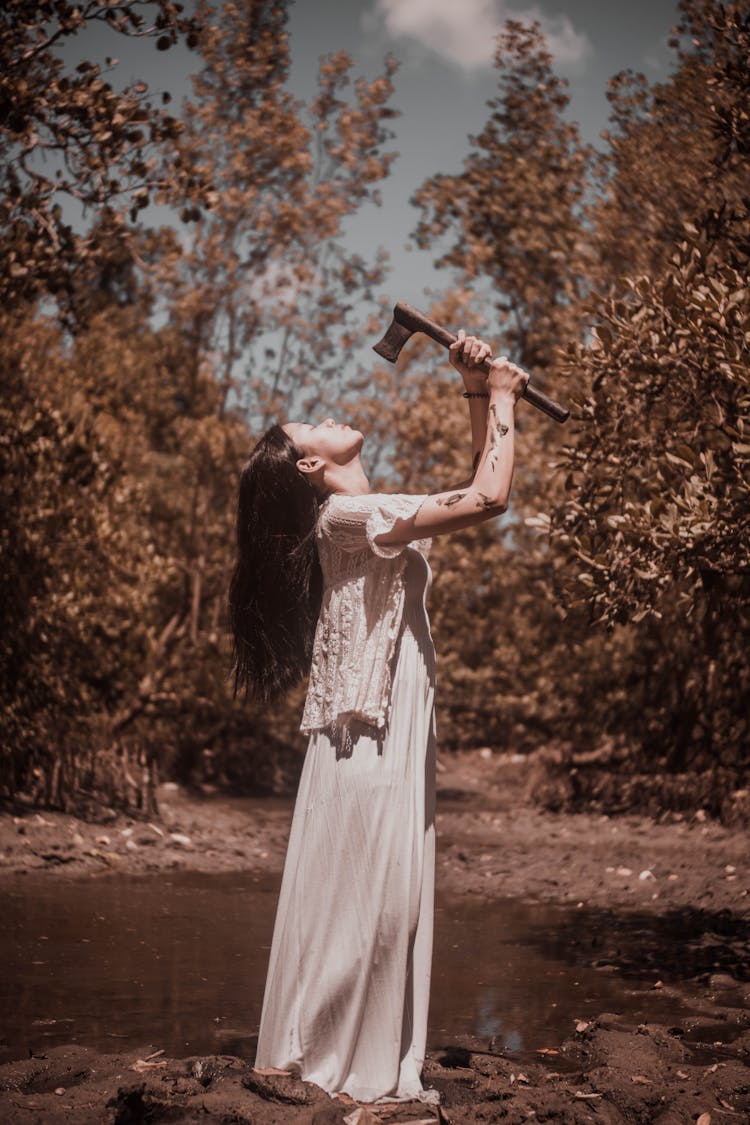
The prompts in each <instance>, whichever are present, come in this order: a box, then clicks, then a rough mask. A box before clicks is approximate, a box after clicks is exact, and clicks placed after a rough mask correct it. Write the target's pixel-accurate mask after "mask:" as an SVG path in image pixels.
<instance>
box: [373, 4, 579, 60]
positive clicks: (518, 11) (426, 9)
mask: <svg viewBox="0 0 750 1125" xmlns="http://www.w3.org/2000/svg"><path fill="white" fill-rule="evenodd" d="M375 5H376V9H377V11H378V12H379V13H380V15H381V17H382V19H383V20H384V22H385V26H386V30H387V31H388V33H389V34H390V35H392V36H394V38H406V39H416V40H417V41H418V42H419V43H421V44H422V45H423V46H425V47H429V48H430V50H432V51H435V52H436V54H438V55H442V57H443V58H445V59H446V60H447V61H449V62H452V63H455V64H456V65H457V66H460V67H462V68H463V69H464V70H480V69H482V68H483V67H488V66H491V65H492V62H493V59H494V55H495V36H496V35H497V34H498V32H499V31H500V30H501V28H502V25H503V23H504V22H505V20H507V19H516V20H523V21H524V22H529V23H530V22H531V21H532V20H538V21H539V23H540V24H541V26H542V30H543V32H544V34H545V37H546V39H547V45H548V47H549V50H550V52H551V54H552V55H553V56H554V58H555V60H556V61H557V62H558V63H562V64H570V63H577V62H580V61H581V60H582V59H583V58H584V56H585V55H586V54H587V53H588V51H589V49H590V43H589V40H588V38H587V37H586V35H585V34H584V33H582V32H580V31H576V29H575V27H574V26H573V24H572V22H571V21H570V19H569V18H568V16H562V15H561V16H546V15H545V14H544V13H543V12H542V11H541V9H540V8H538V7H537V6H536V5H534V6H531V7H526V8H514V7H511V6H510V5H509V4H508V3H507V2H506V0H375Z"/></svg>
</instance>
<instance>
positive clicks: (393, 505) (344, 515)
mask: <svg viewBox="0 0 750 1125" xmlns="http://www.w3.org/2000/svg"><path fill="white" fill-rule="evenodd" d="M425 499H426V497H425V496H407V495H404V494H395V495H388V494H386V493H368V494H367V495H366V496H343V495H335V496H332V497H331V498H330V499H329V500H328V502H327V504H326V506H325V511H324V513H323V518H322V521H321V531H322V533H323V534H326V535H328V536H329V537H330V539H331V541H332V542H333V543H334V544H335V545H336V546H337V547H338V548H339V549H340V550H342V551H351V552H355V551H365V550H367V549H368V548H369V549H370V550H371V551H372V552H373V553H374V554H376V555H379V556H380V557H381V558H384V559H392V558H395V557H396V555H400V554H401V552H402V551H403V550H404V548H405V547H407V546H408V543H397V544H394V545H388V546H386V545H384V544H381V543H376V542H375V539H376V537H377V536H378V535H383V534H384V533H385V532H387V531H390V530H391V528H392V527H393V525H394V524H395V523H397V522H398V520H401V519H409V518H410V517H411V516H413V515H414V514H415V513H416V512H418V511H419V509H420V508H421V506H422V504H423V503H424V501H425Z"/></svg>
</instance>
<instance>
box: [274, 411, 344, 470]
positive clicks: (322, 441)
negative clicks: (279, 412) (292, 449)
mask: <svg viewBox="0 0 750 1125" xmlns="http://www.w3.org/2000/svg"><path fill="white" fill-rule="evenodd" d="M282 429H283V430H284V432H285V433H286V434H288V436H289V437H290V438H291V439H292V441H293V442H294V444H295V445H296V446H297V449H299V450H300V452H301V453H302V454H303V455H304V456H305V457H320V458H321V460H323V461H327V462H331V463H333V464H336V465H345V464H347V462H349V461H351V460H353V459H354V457H356V455H357V454H358V453H359V451H360V449H361V448H362V442H363V441H364V437H363V435H362V434H361V433H360V431H359V430H353V429H352V427H351V426H347V425H345V423H343V422H334V420H333V418H326V420H325V422H321V423H320V425H318V426H311V425H310V423H309V422H287V423H286V424H285V425H284V426H282Z"/></svg>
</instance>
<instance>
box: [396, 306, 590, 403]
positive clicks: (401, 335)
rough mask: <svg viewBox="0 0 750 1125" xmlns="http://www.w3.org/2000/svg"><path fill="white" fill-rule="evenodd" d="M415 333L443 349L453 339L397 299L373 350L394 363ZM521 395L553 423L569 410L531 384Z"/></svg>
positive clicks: (487, 364) (484, 367)
mask: <svg viewBox="0 0 750 1125" xmlns="http://www.w3.org/2000/svg"><path fill="white" fill-rule="evenodd" d="M415 332H424V333H425V335H427V336H431V337H432V339H433V340H436V341H437V342H438V344H442V345H443V347H444V348H449V347H450V346H451V344H452V343H454V341H455V340H456V337H455V336H454V335H453V333H452V332H449V331H448V330H447V329H446V328H443V327H442V326H441V325H439V324H436V323H435V321H434V320H430V318H429V317H427V316H425V315H424V313H421V312H420V311H419V309H415V308H412V306H411V305H406V304H404V303H403V302H402V301H399V303H398V304H397V305H395V306H394V309H393V320H392V321H391V323H390V326H389V328H388V331H387V332H386V334H385V336H384V337H383V339H382V340H380V341H379V342H378V343H377V344H375V345H374V350H375V351H376V352H377V353H378V355H382V357H383V359H387V360H388V361H389V363H395V362H396V360H397V359H398V357H399V355H400V354H401V349H402V348H403V346H404V344H405V343H406V341H407V340H408V339H409V338H410V337H411V336H413V335H414V333H415ZM491 362H492V360H491V359H486V360H485V361H484V363H481V364H479V369H480V371H484V372H489V369H490V364H491ZM523 398H525V399H527V401H528V402H530V403H531V405H532V406H536V407H537V409H538V410H543V411H544V413H545V414H549V416H550V418H554V419H555V421H556V422H565V421H567V419H568V417H569V416H570V411H569V410H566V409H565V407H564V406H561V405H560V403H559V402H555V400H554V399H552V398H549V397H548V396H547V395H546V394H544V393H543V392H542V391H539V390H537V388H536V387H532V386H531V384H527V386H526V389H525V391H524V392H523Z"/></svg>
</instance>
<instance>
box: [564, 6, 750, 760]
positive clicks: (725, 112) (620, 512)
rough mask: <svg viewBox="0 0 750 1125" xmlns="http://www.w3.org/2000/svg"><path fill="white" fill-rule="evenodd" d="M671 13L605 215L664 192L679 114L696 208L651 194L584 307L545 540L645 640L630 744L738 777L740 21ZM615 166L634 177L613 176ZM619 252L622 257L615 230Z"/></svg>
mask: <svg viewBox="0 0 750 1125" xmlns="http://www.w3.org/2000/svg"><path fill="white" fill-rule="evenodd" d="M682 13H683V20H682V24H681V27H680V31H681V39H680V40H678V42H679V43H684V42H685V40H686V39H687V37H689V39H688V42H689V43H690V46H681V47H680V54H679V60H680V65H679V68H678V70H677V72H676V74H675V75H674V76H673V78H672V79H671V80H670V82H669V83H668V84H666V85H665V86H662V87H660V88H659V89H658V91H657V92H655V93H654V96H653V97H652V98H650V99H648V100H647V102H645V103H643V104H644V105H645V106H646V108H643V109H642V110H641V111H639V112H635V111H633V112H632V113H631V114H630V116H629V118H628V121H627V126H626V128H625V131H624V133H623V136H622V137H621V138H619V139H618V140H616V141H615V142H614V170H613V173H612V183H613V189H612V193H611V198H612V199H613V200H615V199H620V198H633V197H634V196H635V194H636V191H635V187H634V185H635V184H640V185H643V184H644V183H646V182H651V177H650V170H651V169H652V168H653V169H654V176H655V177H656V178H657V180H658V178H659V177H662V180H663V177H664V176H665V175H666V173H665V170H664V167H665V166H664V165H663V161H662V159H661V152H660V151H659V150H658V146H657V145H655V142H654V138H655V137H659V136H663V135H666V134H667V133H668V132H669V130H670V129H671V128H672V126H673V122H674V119H675V115H676V111H677V110H679V113H678V114H677V116H678V117H680V116H681V115H682V113H683V110H684V107H685V106H694V107H695V108H694V109H692V111H691V112H692V113H693V115H694V116H695V117H697V118H699V120H700V124H701V127H700V129H698V130H696V131H695V132H694V133H693V134H692V135H691V147H690V163H691V167H692V179H691V184H692V187H693V194H692V197H691V198H690V199H689V200H686V199H685V198H683V197H681V196H680V193H679V191H678V190H675V192H672V191H670V190H666V185H665V186H664V190H662V191H658V192H654V193H653V194H652V201H651V206H650V208H649V210H648V212H647V215H646V217H645V221H646V223H647V227H648V228H653V229H654V230H658V231H659V232H660V234H661V237H657V236H655V235H654V236H653V237H651V239H650V240H649V242H650V246H651V253H650V254H649V255H648V265H649V272H648V273H644V274H641V275H640V276H635V277H631V278H630V279H626V280H620V279H616V281H615V282H614V283H613V290H614V295H610V296H603V297H602V298H600V299H597V300H596V301H595V302H594V303H593V306H592V310H591V313H592V317H593V319H594V321H595V323H596V329H595V337H594V339H593V340H592V341H591V343H590V344H589V345H588V346H583V345H578V346H575V347H572V348H571V351H570V354H569V358H568V361H567V363H568V368H569V370H570V372H571V373H572V371H573V370H575V371H576V372H577V374H578V376H579V377H580V378H581V382H582V391H583V393H582V396H581V403H580V409H579V412H578V427H577V431H576V433H575V440H574V441H573V442H572V443H571V445H570V446H569V448H568V449H567V450H566V451H565V455H564V457H563V459H562V463H563V466H564V469H565V471H566V472H567V474H568V476H567V486H568V499H567V501H566V502H565V503H564V504H562V505H560V506H559V507H558V509H557V510H556V511H555V512H554V513H553V515H552V527H553V536H554V541H555V543H556V545H557V548H558V549H559V550H561V551H562V552H563V554H564V555H566V556H567V558H568V560H569V561H570V563H571V564H574V565H575V577H573V576H572V575H571V579H572V581H571V585H572V587H573V588H574V591H575V592H576V593H577V596H578V597H583V598H585V600H586V602H587V603H588V604H589V605H590V606H591V607H592V608H593V611H594V614H595V616H596V617H597V618H598V619H600V620H602V621H604V622H607V623H609V624H612V623H614V622H618V621H624V620H629V621H631V622H634V623H638V622H644V628H643V636H644V653H648V654H649V675H648V679H649V681H650V685H651V692H650V693H649V694H650V698H649V699H648V706H647V707H646V712H645V716H644V717H645V719H646V722H647V723H648V724H649V725H650V730H649V731H645V730H644V729H643V724H642V723H640V722H639V723H637V724H636V727H638V728H640V735H641V743H642V744H643V745H645V746H646V747H647V748H651V747H653V746H654V745H658V746H659V748H660V751H661V753H663V754H666V758H667V762H668V764H669V765H670V766H671V767H672V768H685V767H686V766H687V765H688V764H691V765H695V764H700V765H702V766H704V767H705V766H707V765H709V764H710V763H712V762H717V761H721V762H725V763H730V764H732V765H734V766H737V767H740V768H746V766H747V745H748V739H747V735H748V731H747V716H746V706H745V702H744V701H745V700H746V698H747V692H748V689H749V688H750V668H749V666H748V659H747V637H748V630H749V626H750V616H749V608H750V552H749V550H748V542H749V541H750V540H749V538H748V535H749V532H750V472H749V468H748V454H749V453H750V443H749V442H748V432H747V420H746V419H747V412H748V406H750V362H749V361H750V349H749V345H750V293H749V291H748V288H747V271H748V259H749V254H750V239H749V237H748V235H749V233H750V214H749V213H748V210H747V197H748V194H750V177H748V171H747V160H746V156H747V152H748V151H750V80H749V79H748V74H747V67H746V60H747V57H748V50H750V20H749V19H748V15H747V12H746V11H745V9H744V6H742V5H726V6H724V5H719V4H715V3H711V2H710V0H704V2H697V0H696V2H693V0H690V2H689V3H685V4H683V5H682ZM641 112H642V117H641V116H640V113H641ZM620 120H622V119H620ZM626 150H627V151H630V152H632V153H635V152H639V153H640V154H641V156H640V158H639V161H638V162H633V163H630V164H627V165H625V164H624V163H623V162H622V161H621V154H622V153H623V152H624V151H626ZM667 167H669V166H667ZM669 171H670V172H671V171H672V169H671V168H669ZM675 174H676V175H678V176H679V169H675ZM743 193H744V198H743ZM689 207H691V208H692V211H690V210H688V208H689ZM611 213H612V209H611V206H610V205H607V206H605V208H604V211H603V212H602V215H603V218H602V223H601V227H600V228H599V230H598V235H599V237H600V239H601V240H602V254H601V259H602V261H603V262H604V263H605V264H606V262H607V261H609V260H610V258H611V259H612V260H619V257H620V251H619V250H618V251H617V252H616V253H615V254H614V255H613V256H612V255H611V254H610V250H611V239H612V229H613V228H612V223H611ZM622 221H623V223H624V224H626V225H627V224H628V222H629V219H628V216H627V214H624V215H623V220H622ZM617 237H618V242H619V244H620V246H622V245H623V240H622V238H621V237H620V231H619V228H618V236H617ZM630 242H631V243H633V244H635V242H636V239H635V236H634V235H633V234H632V227H631V240H630ZM626 245H629V243H626ZM625 253H626V256H629V252H628V251H627V250H626V251H625ZM635 257H636V259H637V261H638V262H639V263H640V262H643V261H644V258H643V255H642V254H639V255H635ZM656 716H658V719H659V721H658V723H656V722H655V717H656Z"/></svg>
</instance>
